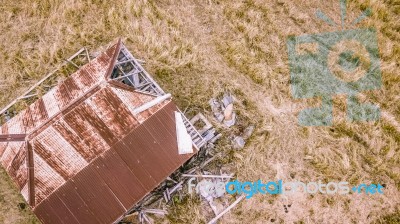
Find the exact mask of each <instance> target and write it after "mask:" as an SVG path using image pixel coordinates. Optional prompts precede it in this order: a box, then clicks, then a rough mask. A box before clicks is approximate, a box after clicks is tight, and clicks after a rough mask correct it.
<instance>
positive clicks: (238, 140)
mask: <svg viewBox="0 0 400 224" xmlns="http://www.w3.org/2000/svg"><path fill="white" fill-rule="evenodd" d="M245 144H246V142H245V141H244V139H243V137H241V136H236V137H235V138H234V139H233V148H234V149H242V148H244V145H245Z"/></svg>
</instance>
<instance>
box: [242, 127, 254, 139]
mask: <svg viewBox="0 0 400 224" xmlns="http://www.w3.org/2000/svg"><path fill="white" fill-rule="evenodd" d="M254 129H255V126H254V125H250V126H248V127H247V128H246V129H244V131H243V139H245V140H247V139H248V138H250V137H251V135H252V134H253V132H254Z"/></svg>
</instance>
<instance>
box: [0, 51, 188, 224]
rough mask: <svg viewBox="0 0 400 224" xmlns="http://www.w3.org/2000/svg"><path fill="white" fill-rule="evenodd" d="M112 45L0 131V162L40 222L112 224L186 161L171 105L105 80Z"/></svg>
mask: <svg viewBox="0 0 400 224" xmlns="http://www.w3.org/2000/svg"><path fill="white" fill-rule="evenodd" d="M119 47H120V46H118V45H114V46H112V47H111V48H109V49H108V50H107V51H106V52H105V53H103V54H102V55H100V56H99V57H98V58H96V59H95V60H92V61H91V62H90V63H89V64H87V65H85V66H83V67H82V68H81V69H80V70H79V71H77V72H76V73H74V74H73V75H71V77H70V78H68V79H67V80H65V81H64V82H62V83H61V84H60V85H58V86H57V87H55V88H54V89H53V90H51V91H49V92H48V93H47V94H46V95H44V96H43V97H42V98H41V99H39V100H38V101H36V102H35V103H34V104H32V105H31V106H30V107H29V108H27V109H26V110H25V111H23V112H21V113H20V114H19V115H17V116H15V117H14V118H13V119H11V120H10V121H9V122H7V123H6V124H5V125H3V126H2V127H1V133H3V134H10V133H12V134H20V133H27V134H28V139H27V142H26V143H25V142H0V162H1V164H2V165H3V167H5V168H6V170H7V172H8V173H9V175H10V176H11V178H12V179H13V180H14V181H15V182H16V184H17V186H18V187H19V189H20V190H21V193H22V194H23V196H24V198H25V199H26V200H27V201H28V202H29V203H30V205H31V206H32V207H33V209H34V212H35V213H36V214H37V216H38V217H39V219H40V220H42V222H43V223H68V224H69V223H85V224H86V223H111V222H113V221H115V220H117V219H118V218H119V217H121V215H123V214H124V213H125V212H126V211H127V210H129V209H130V208H132V207H133V206H134V205H135V204H136V203H137V202H138V201H139V200H140V199H142V198H143V197H144V196H145V195H146V194H147V193H149V192H150V191H151V190H153V189H154V188H155V187H156V186H157V185H158V184H160V183H161V182H162V181H163V180H164V179H165V178H166V177H167V176H169V175H170V174H171V173H172V172H174V171H175V170H176V169H177V168H178V167H179V166H181V165H182V164H183V163H184V162H185V161H187V160H188V159H189V158H190V157H191V155H179V154H178V150H177V143H176V133H175V131H176V130H175V117H174V111H175V110H177V109H176V106H175V104H174V103H173V102H171V101H170V100H165V101H164V102H161V103H159V104H158V105H155V106H153V107H151V108H149V109H147V110H145V111H143V112H141V113H139V114H134V113H133V110H134V109H135V108H136V107H139V106H141V105H143V104H145V103H147V102H149V101H151V100H153V99H155V96H153V95H149V94H144V93H140V92H137V91H134V90H133V89H132V88H131V87H129V86H125V85H124V84H121V83H117V82H114V81H110V82H107V81H106V80H105V79H104V77H105V75H106V73H107V71H112V69H110V68H111V66H113V64H114V61H113V60H115V56H116V54H118V49H119Z"/></svg>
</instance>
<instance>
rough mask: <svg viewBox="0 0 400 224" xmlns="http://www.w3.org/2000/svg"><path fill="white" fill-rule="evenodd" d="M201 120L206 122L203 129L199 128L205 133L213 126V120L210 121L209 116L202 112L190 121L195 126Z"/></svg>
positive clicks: (201, 132)
mask: <svg viewBox="0 0 400 224" xmlns="http://www.w3.org/2000/svg"><path fill="white" fill-rule="evenodd" d="M200 121H201V122H203V123H204V124H205V125H204V126H203V127H202V128H201V129H199V133H200V134H204V133H205V132H206V131H208V130H209V129H211V128H212V124H211V122H210V121H208V120H207V118H206V117H205V116H204V115H203V114H202V113H198V114H197V115H196V116H194V117H193V118H192V119H190V123H192V124H193V125H195V126H196V124H197V123H198V122H200Z"/></svg>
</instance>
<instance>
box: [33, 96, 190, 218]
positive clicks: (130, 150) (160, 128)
mask: <svg viewBox="0 0 400 224" xmlns="http://www.w3.org/2000/svg"><path fill="white" fill-rule="evenodd" d="M176 110H177V109H176V106H175V104H174V103H173V102H171V101H170V102H169V103H168V104H167V105H166V106H165V107H163V108H162V109H160V110H159V111H158V112H157V113H155V114H154V115H153V116H151V117H149V118H148V119H147V120H146V121H145V122H144V123H143V124H142V125H139V126H137V127H136V128H135V129H133V130H131V131H130V132H129V133H128V134H127V135H125V137H124V138H122V139H121V140H120V141H119V142H117V143H116V144H114V145H113V146H112V147H111V148H110V149H109V150H107V151H105V152H104V153H103V154H102V155H101V156H98V157H96V158H95V159H94V160H93V161H92V162H91V163H90V165H88V166H86V167H85V168H84V169H83V170H82V171H81V172H79V173H78V174H76V175H75V176H74V177H72V178H71V180H70V181H67V182H66V183H65V184H64V185H63V186H61V187H59V188H58V189H57V190H56V191H55V192H54V193H53V194H51V195H50V196H49V197H47V198H46V199H45V200H44V201H43V202H41V203H40V204H39V205H38V206H36V208H35V209H34V212H35V213H36V214H37V215H38V217H39V219H40V220H47V219H48V217H51V221H53V222H54V223H112V222H114V221H116V220H117V219H118V218H119V217H121V215H123V214H124V213H125V212H127V211H128V210H129V209H130V208H132V207H133V206H134V205H135V204H136V203H137V202H138V201H139V200H141V199H142V198H143V197H144V196H145V195H146V194H147V193H149V192H150V191H152V190H153V189H154V188H155V187H157V186H158V185H159V184H160V183H161V182H162V181H163V180H165V179H166V178H167V177H168V176H169V175H170V174H171V173H172V172H173V171H175V170H176V169H177V168H179V167H180V166H181V165H182V164H183V163H184V162H185V161H187V160H188V159H189V158H190V157H191V156H192V155H179V154H178V150H177V143H176V141H175V140H174V139H175V135H176V132H175V131H176V130H175V120H174V111H176ZM100 195H101V196H100ZM61 211H63V212H61ZM65 211H68V212H69V213H70V214H64V213H66V212H65ZM60 214H63V215H64V217H63V216H61V215H60ZM65 215H66V216H65ZM72 215H73V217H74V218H71V219H68V217H72Z"/></svg>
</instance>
